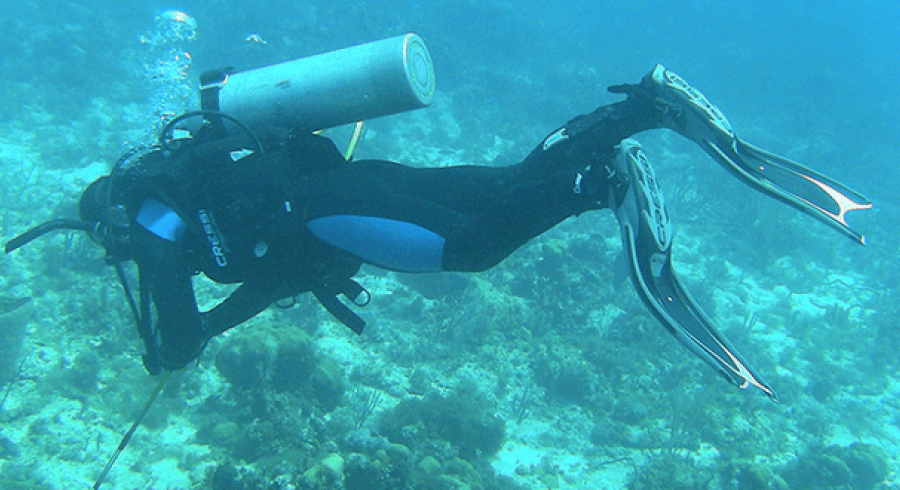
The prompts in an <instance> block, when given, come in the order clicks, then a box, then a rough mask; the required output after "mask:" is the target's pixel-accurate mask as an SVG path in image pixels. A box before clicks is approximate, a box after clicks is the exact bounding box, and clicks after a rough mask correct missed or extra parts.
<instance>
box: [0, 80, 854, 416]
mask: <svg viewBox="0 0 900 490" xmlns="http://www.w3.org/2000/svg"><path fill="white" fill-rule="evenodd" d="M610 90H611V91H613V92H617V93H624V94H626V95H627V98H626V100H625V101H622V102H618V103H615V104H611V105H608V106H603V107H600V108H598V109H597V110H596V111H594V112H592V113H590V114H587V115H584V116H579V117H577V118H575V119H573V120H571V121H569V122H568V123H567V124H566V125H565V126H564V127H562V128H560V129H558V130H557V131H555V132H553V133H552V134H551V135H550V136H548V137H547V138H546V139H545V140H544V141H542V142H541V143H540V144H539V145H538V147H537V148H535V149H534V151H532V152H531V154H529V155H528V157H527V158H525V160H524V161H522V162H521V163H519V164H517V165H513V166H509V167H502V168H495V167H478V166H455V167H441V168H411V167H406V166H403V165H400V164H398V163H393V162H387V161H375V160H373V161H358V162H348V161H346V160H345V159H344V157H343V156H342V155H341V153H340V152H339V151H338V150H337V149H336V148H335V146H334V145H333V143H332V142H331V141H330V140H327V139H325V138H322V137H319V136H315V135H313V134H311V133H309V132H307V131H303V130H294V131H292V132H291V133H290V134H288V135H287V136H286V137H283V138H279V139H272V140H267V141H266V142H265V143H262V142H260V140H257V139H256V138H255V137H252V138H251V137H248V135H247V134H240V135H238V136H226V137H215V138H201V137H197V138H194V141H192V142H190V143H187V144H180V143H179V144H175V145H173V146H172V147H165V145H163V147H162V148H153V149H148V150H144V151H139V152H137V153H136V154H133V155H127V156H126V157H124V158H123V160H120V162H119V163H118V164H117V165H116V167H115V168H114V169H113V172H112V173H111V175H110V176H107V177H102V178H100V179H98V180H97V181H95V182H94V183H93V184H91V185H90V187H88V189H87V190H86V191H85V192H84V194H83V196H82V198H81V201H80V205H79V211H80V215H81V221H78V222H74V223H73V222H71V221H65V222H51V223H50V224H47V225H43V227H38V228H35V229H33V230H31V231H29V232H27V233H25V234H23V235H22V236H21V237H19V238H17V239H14V240H13V241H11V242H10V243H9V244H7V251H11V250H14V249H15V248H18V247H19V246H21V245H23V244H25V243H27V242H28V241H30V240H32V239H34V238H35V237H37V236H39V235H40V234H42V233H44V232H46V231H48V230H49V229H53V228H61V227H76V228H79V229H85V230H88V231H90V232H91V233H92V234H93V235H94V236H95V238H96V239H97V241H99V242H100V243H101V244H103V245H104V246H105V247H106V250H107V253H108V259H109V262H110V263H111V264H119V263H121V262H122V261H125V260H133V261H135V262H136V263H137V265H138V267H139V271H140V301H139V302H136V301H134V300H132V302H131V303H132V308H133V310H135V316H136V317H137V318H138V322H139V330H140V332H141V335H142V337H143V339H144V342H145V344H146V347H147V355H145V357H144V361H145V365H146V367H147V369H148V370H149V371H150V372H151V373H154V374H155V373H158V372H160V370H161V369H162V368H164V369H169V370H172V369H179V368H181V367H183V366H185V365H187V364H188V363H190V362H191V361H193V360H194V359H196V357H197V356H198V355H199V354H200V353H201V352H202V350H203V348H204V346H205V345H206V343H207V341H208V340H209V339H210V338H211V337H212V336H215V335H217V334H219V333H222V332H224V331H226V330H228V329H230V328H232V327H234V326H236V325H238V324H240V323H242V322H244V321H245V320H247V319H249V318H251V317H253V316H254V315H256V314H257V313H259V312H260V311H262V310H263V309H264V308H266V307H268V306H269V305H270V304H271V303H272V302H274V301H276V300H279V299H281V298H285V297H290V296H294V295H296V294H299V293H301V292H306V291H310V292H312V293H314V294H315V295H316V297H317V298H318V299H319V300H320V301H321V302H322V304H323V305H324V306H325V307H326V308H327V309H328V310H329V311H331V312H332V313H333V314H334V315H335V316H336V317H337V318H338V319H340V320H341V321H342V322H344V323H345V324H347V325H348V326H349V327H351V328H352V329H353V330H354V331H356V332H360V331H361V330H362V326H363V323H362V320H360V319H359V317H357V316H356V315H355V314H354V313H352V311H350V309H349V308H347V307H346V306H345V305H344V304H343V303H342V302H340V301H338V300H337V298H336V295H338V294H344V295H345V296H347V297H348V298H350V299H351V300H352V301H354V302H355V303H357V304H360V303H363V302H364V301H362V300H360V298H364V297H365V296H366V292H365V290H364V289H362V288H361V287H360V286H359V285H358V284H356V283H355V282H353V280H352V276H353V275H354V274H355V273H356V272H357V270H358V269H359V267H360V266H361V264H363V263H368V264H372V265H375V266H378V267H382V268H386V269H391V270H396V271H403V272H433V271H479V270H484V269H487V268H490V267H492V266H493V265H495V264H497V263H499V262H500V261H501V260H503V258H504V257H506V256H507V255H508V254H510V253H511V252H512V251H514V250H515V249H516V248H518V247H520V246H521V245H523V244H524V243H526V242H527V241H529V240H530V239H531V238H534V237H535V236H537V235H540V234H541V233H543V232H544V231H546V230H548V229H549V228H551V227H553V226H554V225H556V224H557V223H559V222H561V221H562V220H564V219H566V218H567V217H570V216H573V215H577V214H580V213H582V212H584V211H588V210H594V209H603V208H612V209H613V210H614V211H615V212H616V215H617V218H618V219H619V222H620V224H621V232H622V237H623V242H624V246H625V249H626V252H627V253H628V258H629V262H630V265H631V268H632V272H633V277H632V278H633V280H634V283H635V286H636V289H637V291H638V293H639V294H640V295H641V297H642V299H643V300H644V301H645V303H646V304H647V306H648V307H649V308H650V310H651V311H652V312H653V313H654V315H655V316H656V317H657V318H658V319H659V320H660V321H661V322H662V323H663V324H664V326H666V327H667V328H668V329H669V331H670V332H671V333H673V334H674V335H675V336H676V337H677V338H678V339H679V340H680V341H682V342H683V343H684V344H685V345H687V346H688V347H689V348H690V349H691V350H692V351H693V352H694V353H695V354H697V355H698V356H700V357H701V358H702V359H703V360H704V361H706V362H707V363H708V364H710V365H711V366H712V367H714V368H715V369H717V370H718V371H719V372H720V373H721V374H723V375H724V376H725V377H726V378H727V379H728V380H729V381H731V382H733V383H735V384H737V385H740V386H742V387H746V386H749V385H753V386H756V387H758V388H760V389H761V390H763V391H764V392H765V393H766V394H767V395H768V396H770V397H771V398H773V399H774V398H775V394H774V392H773V391H772V390H771V388H770V387H769V386H768V385H767V384H766V383H765V382H764V381H762V379H761V378H760V377H759V376H758V375H757V374H756V373H755V372H754V371H753V369H752V368H750V367H749V364H748V363H746V362H745V361H744V360H743V358H742V357H741V356H740V355H739V354H738V353H737V352H736V351H735V350H734V349H733V348H732V347H731V346H730V344H729V343H728V342H727V341H726V340H725V339H724V338H723V337H722V336H721V334H719V332H718V331H717V330H716V329H715V327H714V326H713V325H712V323H711V322H710V321H709V319H708V318H707V317H706V315H704V314H703V312H702V311H700V310H699V308H698V307H697V306H696V304H695V303H694V302H693V301H692V300H691V299H690V297H689V296H688V295H687V293H686V292H685V291H684V289H683V288H682V287H681V284H680V282H679V281H678V279H677V277H676V276H675V273H674V271H673V270H672V265H671V230H670V225H669V217H668V213H667V211H666V208H665V205H664V202H663V199H662V194H661V192H660V190H659V186H658V185H657V183H656V179H655V176H654V174H653V170H652V168H651V167H650V166H649V163H648V161H647V159H646V156H645V155H644V153H643V151H642V150H641V148H640V146H639V145H638V144H637V143H636V142H634V141H632V140H628V139H627V138H628V137H630V136H631V135H634V134H636V133H639V132H641V131H645V130H649V129H655V128H669V129H672V130H675V131H677V132H679V133H680V134H682V135H683V136H685V137H687V138H689V139H691V140H693V141H695V142H696V143H698V144H699V145H700V146H701V147H703V148H704V149H705V150H706V151H707V152H708V153H709V154H710V155H711V156H713V158H715V159H716V160H717V161H718V162H719V163H721V164H722V165H724V166H725V167H726V168H728V169H729V170H731V171H732V172H733V173H734V174H735V175H737V176H738V177H739V178H741V179H742V180H743V181H744V182H746V183H748V184H750V185H752V186H754V187H756V188H757V189H759V190H761V191H763V192H766V193H768V194H770V195H772V196H773V197H775V198H778V199H780V200H783V201H785V202H787V203H789V204H791V205H793V206H795V207H798V208H800V209H801V210H803V211H806V212H807V213H809V214H811V215H813V216H815V217H817V218H819V219H821V220H822V221H825V222H827V223H829V224H831V225H832V226H834V227H836V228H838V229H839V230H840V231H842V232H844V233H845V234H847V235H849V236H851V237H853V238H854V239H856V240H858V241H860V242H863V243H864V238H863V237H862V236H861V235H859V234H857V233H856V232H854V231H852V230H851V229H850V228H849V227H848V226H847V223H846V221H845V219H844V218H845V214H846V213H847V212H848V211H850V210H854V209H865V208H868V207H870V206H871V205H870V204H868V202H867V201H866V200H865V199H864V198H863V197H862V196H860V195H858V194H856V193H854V192H853V191H851V190H849V189H847V188H846V187H844V186H841V185H840V184H838V183H837V182H835V181H833V180H831V179H828V178H827V177H825V176H822V175H820V174H817V173H815V172H813V171H811V170H809V169H807V168H805V167H802V166H800V165H799V164H796V163H794V162H791V161H789V160H786V159H783V158H781V157H778V156H776V155H773V154H770V153H767V152H765V151H763V150H760V149H759V148H756V147H754V146H752V145H749V144H747V143H744V142H743V141H741V140H739V139H738V138H737V137H736V136H735V135H734V133H733V132H732V130H731V127H730V125H729V124H728V121H727V120H726V119H725V118H724V116H723V115H722V114H721V112H719V111H718V109H717V108H716V107H715V106H713V105H712V104H711V103H709V101H708V100H706V98H705V97H703V95H702V94H701V93H700V92H698V91H696V90H695V89H693V88H692V87H690V86H689V85H688V84H687V83H686V82H684V80H683V79H681V78H680V77H678V76H677V75H675V74H674V73H671V72H669V71H667V70H666V69H665V68H663V67H662V66H661V65H659V66H657V67H656V68H655V69H654V70H653V71H652V72H651V73H650V74H648V75H647V76H645V77H644V78H643V80H642V81H641V83H639V84H635V85H629V84H625V85H619V86H616V87H611V88H610ZM199 116H200V117H203V118H205V119H206V122H207V126H212V125H214V124H210V123H218V124H221V123H222V121H221V120H219V117H221V116H223V115H218V114H212V113H202V114H200V115H199ZM118 270H119V274H120V278H123V272H122V269H121V268H120V267H119V268H118ZM198 272H203V273H204V274H206V275H207V276H208V277H209V278H211V279H212V280H214V281H218V282H223V283H240V284H241V285H240V286H239V287H238V288H237V289H236V290H235V291H234V293H233V294H232V295H231V296H229V297H228V298H227V299H226V300H225V301H223V302H222V303H221V304H220V305H218V306H217V307H215V308H213V309H212V310H211V311H208V312H202V313H201V312H199V311H198V308H197V303H196V300H195V298H194V292H193V289H192V286H191V277H192V276H193V275H195V274H197V273H198ZM123 282H124V278H123ZM126 290H128V288H127V287H126ZM151 305H152V307H153V309H154V310H155V313H154V314H151ZM154 320H155V321H154Z"/></svg>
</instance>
